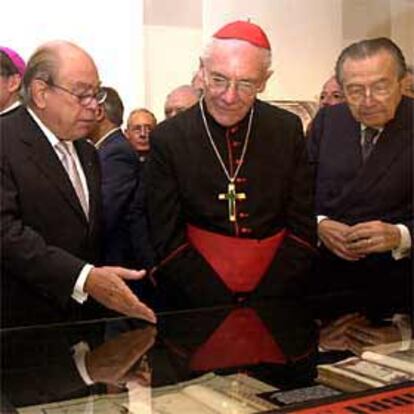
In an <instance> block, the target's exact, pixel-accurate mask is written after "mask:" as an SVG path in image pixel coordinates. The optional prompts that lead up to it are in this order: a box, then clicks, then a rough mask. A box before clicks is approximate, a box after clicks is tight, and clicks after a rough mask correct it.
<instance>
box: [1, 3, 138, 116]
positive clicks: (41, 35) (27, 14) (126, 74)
mask: <svg viewBox="0 0 414 414" xmlns="http://www.w3.org/2000/svg"><path fill="white" fill-rule="evenodd" d="M142 1H143V0H120V1H119V2H117V3H114V2H109V1H100V0H70V1H51V0H35V1H32V0H20V1H8V2H7V3H6V4H2V6H1V8H0V13H1V16H2V18H1V23H0V45H2V46H10V47H12V48H14V49H16V50H17V51H18V52H19V53H21V54H22V56H23V57H24V58H25V59H27V58H28V57H29V56H30V54H31V53H32V52H33V51H34V49H35V48H36V47H37V46H39V45H40V44H41V43H44V42H45V41H49V40H54V39H64V40H70V41H73V42H75V43H77V44H79V45H80V46H82V47H83V48H84V49H85V50H87V51H88V52H89V53H90V54H91V55H92V57H93V58H94V60H95V62H96V63H97V65H98V68H99V71H100V77H101V80H102V82H103V84H104V85H108V86H113V87H115V88H116V89H117V90H118V92H119V93H120V95H121V96H122V98H123V101H124V104H125V106H126V108H127V111H128V110H129V109H130V108H132V107H134V106H135V105H136V102H137V101H141V102H143V101H144V99H145V88H144V85H145V82H144V80H145V76H144V59H143V50H144V49H143V5H142ZM4 10H6V11H7V13H3V12H4ZM5 15H7V16H19V17H18V18H15V17H13V18H9V19H6V18H4V16H5Z"/></svg>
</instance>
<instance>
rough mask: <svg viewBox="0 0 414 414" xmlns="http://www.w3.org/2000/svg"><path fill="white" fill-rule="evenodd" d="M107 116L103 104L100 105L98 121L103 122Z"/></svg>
mask: <svg viewBox="0 0 414 414" xmlns="http://www.w3.org/2000/svg"><path fill="white" fill-rule="evenodd" d="M104 118H105V111H104V109H103V107H102V105H98V107H97V108H96V120H97V121H98V122H101V121H102V120H103V119H104Z"/></svg>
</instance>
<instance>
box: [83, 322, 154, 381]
mask: <svg viewBox="0 0 414 414" xmlns="http://www.w3.org/2000/svg"><path fill="white" fill-rule="evenodd" d="M156 333H157V330H156V328H155V327H154V326H147V327H145V328H144V329H136V330H134V331H131V332H126V333H123V334H121V335H119V336H117V337H116V338H114V339H111V340H109V341H107V342H105V343H104V344H103V345H101V346H99V347H98V348H97V349H94V350H93V351H91V352H89V353H88V354H86V360H85V363H86V369H87V372H88V374H89V376H90V377H91V379H92V380H93V382H95V383H97V382H101V383H105V384H114V385H118V384H119V383H121V382H123V381H125V378H126V377H127V374H128V371H129V370H130V369H131V368H132V367H133V366H134V364H135V363H136V362H137V361H138V360H139V359H140V358H141V357H142V356H143V355H144V354H145V353H146V352H147V351H148V350H149V349H150V348H151V347H152V345H153V344H154V342H155V336H156Z"/></svg>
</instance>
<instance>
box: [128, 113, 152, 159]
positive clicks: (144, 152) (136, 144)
mask: <svg viewBox="0 0 414 414" xmlns="http://www.w3.org/2000/svg"><path fill="white" fill-rule="evenodd" d="M156 125H157V118H155V115H154V114H153V113H152V112H151V111H149V110H148V109H145V108H139V109H134V110H133V111H132V112H131V113H130V114H129V117H128V121H127V128H126V130H125V136H126V137H127V139H128V140H129V142H130V144H131V145H132V146H133V148H134V149H135V151H136V152H137V153H138V159H139V161H140V162H141V163H145V161H146V160H147V158H148V155H149V151H150V147H151V144H150V132H151V131H152V130H153V129H154V128H155V126H156Z"/></svg>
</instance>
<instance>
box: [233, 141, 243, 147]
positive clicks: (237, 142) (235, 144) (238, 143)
mask: <svg viewBox="0 0 414 414" xmlns="http://www.w3.org/2000/svg"><path fill="white" fill-rule="evenodd" d="M240 144H241V142H239V141H232V143H231V145H232V147H233V148H237V147H239V146H240Z"/></svg>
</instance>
